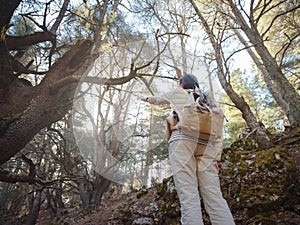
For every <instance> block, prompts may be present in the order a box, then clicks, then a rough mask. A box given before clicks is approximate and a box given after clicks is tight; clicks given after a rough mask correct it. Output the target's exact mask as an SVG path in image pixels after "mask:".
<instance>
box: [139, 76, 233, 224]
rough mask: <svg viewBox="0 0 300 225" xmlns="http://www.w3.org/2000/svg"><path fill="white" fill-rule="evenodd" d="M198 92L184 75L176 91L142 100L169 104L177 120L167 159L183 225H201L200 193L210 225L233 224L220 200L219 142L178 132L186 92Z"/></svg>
mask: <svg viewBox="0 0 300 225" xmlns="http://www.w3.org/2000/svg"><path fill="white" fill-rule="evenodd" d="M197 88H198V89H199V84H198V81H197V78H196V77H195V76H194V75H191V74H187V75H185V76H183V77H182V78H181V79H180V80H179V87H178V88H176V89H174V90H171V91H169V92H167V93H164V94H162V95H159V96H149V97H141V98H140V99H141V100H143V101H145V102H148V103H151V104H170V105H171V107H172V109H173V110H174V111H175V112H176V115H177V116H178V122H177V123H176V124H175V125H174V126H172V133H171V137H170V139H169V159H170V164H171V168H172V173H173V177H174V181H175V186H176V190H177V193H178V196H179V200H180V205H181V223H182V224H183V225H197V224H199V225H202V224H203V219H202V213H201V203H200V196H199V190H198V187H199V189H200V193H201V197H202V198H203V202H204V206H205V210H206V211H207V213H208V215H209V217H210V221H211V223H212V224H213V225H215V224H217V225H232V224H235V223H234V220H233V217H232V214H231V212H230V209H229V207H228V204H227V202H226V201H225V199H224V198H223V196H222V193H221V189H220V181H219V176H218V169H217V166H216V165H217V164H216V162H217V161H218V160H219V159H220V156H221V152H222V138H219V139H217V140H210V141H208V142H207V141H204V140H201V139H198V138H193V137H191V136H187V135H184V134H183V133H181V130H180V118H182V113H183V106H184V105H186V104H187V102H188V101H189V98H190V97H189V96H190V94H189V92H191V91H193V92H194V93H195V92H196V89H197Z"/></svg>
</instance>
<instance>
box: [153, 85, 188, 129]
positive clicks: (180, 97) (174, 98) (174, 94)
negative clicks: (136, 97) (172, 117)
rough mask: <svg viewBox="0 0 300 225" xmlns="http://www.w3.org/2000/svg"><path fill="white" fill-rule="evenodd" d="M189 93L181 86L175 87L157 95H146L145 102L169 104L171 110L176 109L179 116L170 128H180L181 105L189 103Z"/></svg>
mask: <svg viewBox="0 0 300 225" xmlns="http://www.w3.org/2000/svg"><path fill="white" fill-rule="evenodd" d="M189 101H190V95H189V94H188V92H187V91H186V90H184V89H183V88H180V87H178V88H176V89H173V90H171V91H169V92H166V93H163V94H161V95H158V96H151V97H147V102H149V103H151V104H155V105H162V104H170V105H171V108H172V110H174V111H176V112H177V114H178V116H179V123H176V125H175V126H173V127H172V130H178V129H180V121H181V118H182V116H181V115H182V112H183V106H184V105H186V104H187V103H189Z"/></svg>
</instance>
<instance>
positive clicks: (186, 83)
mask: <svg viewBox="0 0 300 225" xmlns="http://www.w3.org/2000/svg"><path fill="white" fill-rule="evenodd" d="M179 84H182V87H183V89H195V88H196V87H197V88H199V84H198V79H197V77H195V76H194V75H193V74H186V75H184V76H183V77H181V78H180V79H179Z"/></svg>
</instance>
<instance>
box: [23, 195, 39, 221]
mask: <svg viewBox="0 0 300 225" xmlns="http://www.w3.org/2000/svg"><path fill="white" fill-rule="evenodd" d="M41 199H42V191H41V190H37V192H36V195H35V198H34V201H33V206H32V209H31V213H30V215H29V218H28V220H27V223H26V224H27V225H34V224H36V220H37V218H38V215H39V211H40V208H41Z"/></svg>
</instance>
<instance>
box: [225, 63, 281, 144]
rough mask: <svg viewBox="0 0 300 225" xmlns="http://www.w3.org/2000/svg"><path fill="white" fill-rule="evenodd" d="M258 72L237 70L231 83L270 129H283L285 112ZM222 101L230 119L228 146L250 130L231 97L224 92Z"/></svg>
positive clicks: (227, 135) (227, 133)
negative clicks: (277, 103) (275, 100)
mask: <svg viewBox="0 0 300 225" xmlns="http://www.w3.org/2000/svg"><path fill="white" fill-rule="evenodd" d="M256 72H257V71H253V72H248V71H241V70H239V69H238V70H235V71H234V72H233V73H232V75H231V78H230V81H231V85H232V86H233V88H234V90H235V91H236V93H238V94H239V95H240V96H242V97H243V98H244V99H245V101H246V102H247V103H248V105H249V106H250V109H251V110H252V112H253V113H254V115H255V116H256V118H257V120H258V121H259V122H260V123H261V124H262V125H263V126H265V127H266V128H268V129H275V130H278V129H281V128H282V124H283V118H284V117H283V113H282V111H281V110H280V109H279V107H278V106H277V105H276V103H275V102H274V99H273V98H272V96H271V95H270V93H269V91H268V89H267V88H266V87H265V85H264V84H263V82H262V80H261V78H260V77H259V76H258V75H257V73H256ZM221 102H222V103H224V110H225V115H226V118H227V119H228V122H227V123H225V144H226V146H228V145H229V144H230V143H232V142H233V141H235V140H237V139H239V138H241V137H245V136H246V135H247V133H248V130H247V124H246V123H245V121H244V120H243V119H242V114H241V112H240V111H239V110H238V109H237V108H236V107H235V106H234V104H233V103H232V102H231V100H230V99H229V97H228V96H227V95H225V94H223V95H222V96H221Z"/></svg>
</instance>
